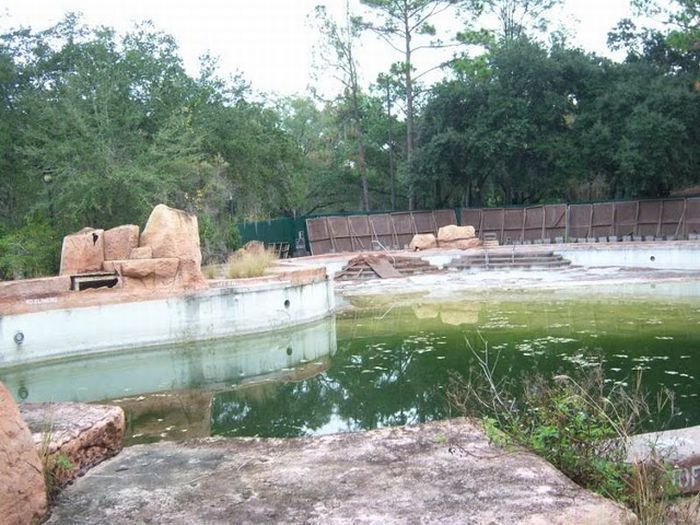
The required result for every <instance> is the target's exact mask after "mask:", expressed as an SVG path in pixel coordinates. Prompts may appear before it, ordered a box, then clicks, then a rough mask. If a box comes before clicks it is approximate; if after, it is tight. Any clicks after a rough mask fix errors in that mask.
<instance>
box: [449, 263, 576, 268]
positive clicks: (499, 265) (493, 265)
mask: <svg viewBox="0 0 700 525" xmlns="http://www.w3.org/2000/svg"><path fill="white" fill-rule="evenodd" d="M568 266H571V262H570V261H559V262H540V263H517V262H516V263H489V264H486V263H480V264H479V263H476V264H466V265H460V266H450V268H457V269H459V270H468V269H471V268H486V269H488V268H494V269H495V268H499V269H501V268H506V269H507V268H566V267H568Z"/></svg>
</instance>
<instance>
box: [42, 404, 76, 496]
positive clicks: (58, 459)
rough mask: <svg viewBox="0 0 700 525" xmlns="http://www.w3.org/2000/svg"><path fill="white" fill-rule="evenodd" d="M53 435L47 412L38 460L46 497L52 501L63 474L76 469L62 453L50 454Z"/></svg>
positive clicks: (51, 417)
mask: <svg viewBox="0 0 700 525" xmlns="http://www.w3.org/2000/svg"><path fill="white" fill-rule="evenodd" d="M52 435H53V413H52V412H50V411H47V412H46V414H45V416H44V421H43V423H42V429H41V449H40V451H39V459H40V460H41V464H42V467H43V471H44V483H45V485H46V496H47V498H48V499H49V501H51V500H53V498H54V496H55V495H56V493H57V492H58V490H59V489H60V488H61V487H60V480H61V479H62V478H63V477H64V474H65V473H67V472H70V471H71V470H73V469H75V468H76V465H74V464H73V462H72V461H71V460H70V458H69V457H68V456H67V455H66V454H65V453H63V452H51V450H50V448H51V439H52Z"/></svg>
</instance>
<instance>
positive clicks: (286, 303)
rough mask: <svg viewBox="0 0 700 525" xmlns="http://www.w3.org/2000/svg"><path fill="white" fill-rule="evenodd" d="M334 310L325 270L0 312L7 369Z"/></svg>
mask: <svg viewBox="0 0 700 525" xmlns="http://www.w3.org/2000/svg"><path fill="white" fill-rule="evenodd" d="M334 308H335V299H334V294H333V283H332V281H331V280H329V279H328V278H327V276H326V272H325V270H324V269H323V268H313V269H303V270H301V271H298V272H294V271H292V272H286V273H280V274H279V275H276V276H272V277H269V278H260V279H248V280H238V281H213V282H211V284H210V288H209V289H205V290H199V291H194V292H179V293H169V294H151V295H143V294H142V295H136V296H130V295H124V294H120V292H119V291H111V290H104V293H102V292H101V291H100V292H93V293H90V292H87V294H86V293H85V292H72V293H68V294H61V295H59V296H53V297H43V298H40V299H25V300H23V301H17V302H15V303H14V304H12V305H9V306H7V305H6V306H4V308H3V311H2V312H0V313H1V314H2V315H0V367H5V366H12V365H19V364H24V363H28V362H36V361H42V360H46V359H56V358H64V357H70V356H72V355H86V354H92V353H99V352H105V351H112V350H120V349H125V348H128V347H143V346H149V345H157V344H166V343H173V342H187V341H196V340H205V339H213V338H218V337H225V336H231V335H244V334H250V333H258V332H266V331H271V330H275V329H279V328H283V327H287V326H295V325H300V324H303V323H309V322H312V321H316V320H319V319H323V318H324V317H327V316H329V315H331V314H332V313H333V311H334Z"/></svg>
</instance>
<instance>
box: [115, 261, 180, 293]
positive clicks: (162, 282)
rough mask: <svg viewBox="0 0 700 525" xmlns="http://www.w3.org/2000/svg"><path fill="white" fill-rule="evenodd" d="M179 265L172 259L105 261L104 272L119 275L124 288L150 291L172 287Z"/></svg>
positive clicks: (178, 262)
mask: <svg viewBox="0 0 700 525" xmlns="http://www.w3.org/2000/svg"><path fill="white" fill-rule="evenodd" d="M181 264H182V261H180V259H176V258H174V257H162V258H158V259H126V260H123V261H105V264H104V270H105V271H106V272H117V273H118V274H119V275H121V277H122V283H123V286H124V287H125V288H131V289H134V288H137V289H143V288H145V289H152V288H156V287H170V286H173V285H174V284H175V280H176V277H177V276H178V268H179V267H180V265H181Z"/></svg>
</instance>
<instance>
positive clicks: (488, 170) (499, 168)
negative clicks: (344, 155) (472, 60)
mask: <svg viewBox="0 0 700 525" xmlns="http://www.w3.org/2000/svg"><path fill="white" fill-rule="evenodd" d="M474 67H475V68H477V69H479V70H480V69H481V68H482V67H483V64H482V62H481V60H480V59H477V60H476V64H475V66H474ZM467 69H468V68H467V67H466V66H465V65H464V64H462V66H461V71H466V70H467ZM570 89H571V88H570V87H569V86H567V82H566V81H565V79H564V75H563V72H562V67H561V65H560V64H559V63H558V62H557V61H556V60H554V59H553V58H552V57H551V56H550V54H549V53H548V52H547V50H546V49H544V48H542V47H541V46H540V45H538V44H536V43H533V42H530V41H529V40H527V39H525V38H521V39H518V40H515V41H509V42H503V43H502V44H501V45H499V46H497V47H496V48H495V49H494V50H493V51H492V52H491V53H490V54H489V56H488V60H487V64H486V72H480V73H479V74H477V75H467V76H464V77H462V78H461V79H460V80H455V81H449V82H444V83H443V84H441V85H439V86H438V87H437V88H436V89H435V90H434V92H433V95H432V96H431V98H430V99H429V101H428V102H427V104H426V107H425V110H424V115H423V118H422V122H421V129H420V150H419V154H418V159H419V161H418V166H420V172H421V174H422V175H423V178H424V180H425V183H426V184H430V185H432V191H430V190H429V189H428V188H426V192H429V193H432V194H433V195H434V205H435V206H457V205H466V206H478V205H482V204H485V203H490V204H506V205H510V204H530V203H536V202H540V201H541V200H543V199H545V200H546V199H552V198H557V197H561V196H562V193H563V192H562V188H564V187H565V184H563V181H564V180H566V178H568V177H571V176H573V173H572V170H571V168H570V167H567V166H566V165H565V163H566V162H568V159H570V157H571V153H572V149H573V148H572V138H573V133H572V131H571V129H570V127H569V125H568V124H567V119H568V118H570V116H571V114H572V113H574V112H575V106H574V103H573V100H574V97H572V96H571V94H572V93H571V90H570ZM487 186H488V187H489V188H490V194H488V195H486V194H485V192H486V189H487ZM456 188H459V191H455V189H456Z"/></svg>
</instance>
